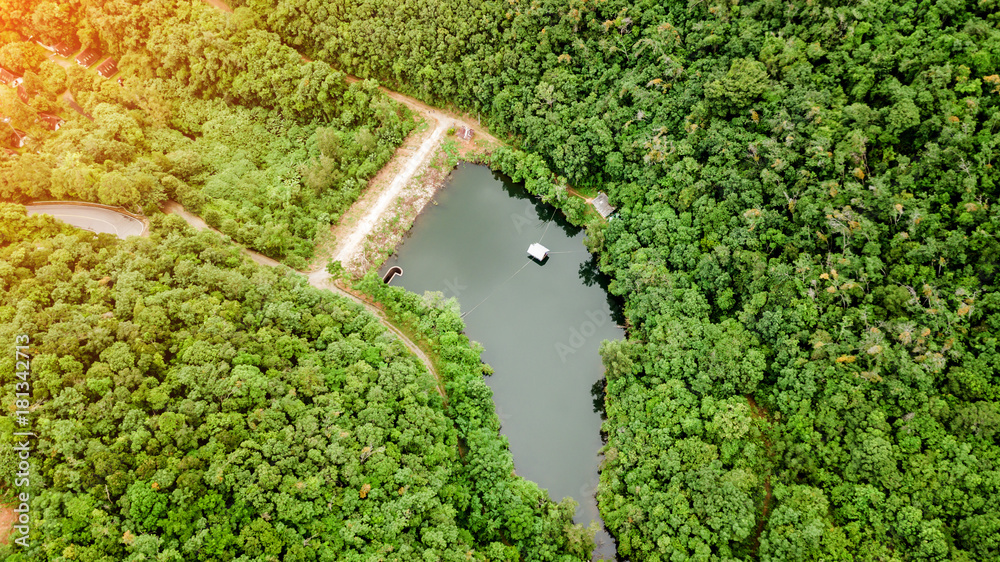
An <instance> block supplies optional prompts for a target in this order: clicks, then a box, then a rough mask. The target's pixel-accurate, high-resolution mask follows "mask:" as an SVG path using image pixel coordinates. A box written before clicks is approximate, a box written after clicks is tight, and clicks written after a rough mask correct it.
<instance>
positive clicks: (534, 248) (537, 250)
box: [528, 244, 549, 261]
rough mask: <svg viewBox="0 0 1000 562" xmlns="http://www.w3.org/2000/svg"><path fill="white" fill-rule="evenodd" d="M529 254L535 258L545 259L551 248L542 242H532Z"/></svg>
mask: <svg viewBox="0 0 1000 562" xmlns="http://www.w3.org/2000/svg"><path fill="white" fill-rule="evenodd" d="M528 255H529V256H531V257H533V258H535V259H536V260H538V261H542V260H544V259H545V258H546V257H548V255H549V249H548V248H546V247H545V246H542V245H541V244H532V245H530V246H528Z"/></svg>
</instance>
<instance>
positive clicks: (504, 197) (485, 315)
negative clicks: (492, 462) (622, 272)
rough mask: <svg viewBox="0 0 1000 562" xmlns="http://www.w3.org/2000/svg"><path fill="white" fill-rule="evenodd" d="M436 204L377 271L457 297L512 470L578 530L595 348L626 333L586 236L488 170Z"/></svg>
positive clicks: (592, 446) (466, 172) (593, 479)
mask: <svg viewBox="0 0 1000 562" xmlns="http://www.w3.org/2000/svg"><path fill="white" fill-rule="evenodd" d="M436 202H437V205H430V206H428V208H427V209H426V210H425V211H424V212H423V213H422V214H421V216H420V217H419V218H418V219H417V221H416V222H415V223H414V225H413V228H412V229H411V230H410V232H409V235H408V237H407V238H406V240H404V242H403V243H402V244H401V245H400V247H399V248H398V249H397V254H396V255H395V256H393V257H392V258H390V259H389V261H388V262H387V263H386V264H385V265H384V266H383V269H382V271H383V273H384V272H385V271H386V270H387V269H388V268H390V267H392V266H394V265H398V266H400V267H402V268H403V275H402V276H401V277H396V278H395V279H393V281H392V284H393V285H401V286H403V287H405V288H406V289H408V290H410V291H413V292H416V293H423V292H425V291H439V292H441V293H443V294H444V295H445V297H457V299H458V301H459V303H461V306H462V311H463V313H466V315H465V323H466V333H467V334H468V336H469V337H470V338H471V339H473V340H475V341H478V342H480V343H482V344H483V346H484V347H485V351H484V352H483V359H484V360H485V361H486V362H487V363H489V364H490V365H491V366H492V367H493V369H494V371H495V372H494V374H493V375H492V376H490V377H488V378H487V382H488V384H489V386H490V387H491V388H492V389H493V399H494V402H495V404H496V407H497V414H498V415H499V416H500V420H501V422H502V424H503V425H502V428H501V431H502V432H503V434H504V435H506V436H507V437H508V440H509V442H510V449H511V451H512V453H513V455H514V464H515V466H516V469H517V472H518V474H519V475H521V476H524V477H525V478H528V479H530V480H533V481H535V482H537V483H538V484H539V485H540V486H542V487H543V488H546V489H547V490H548V491H549V495H550V496H552V498H553V499H555V500H560V499H562V498H563V497H566V496H569V497H572V498H573V499H575V500H576V501H578V502H579V504H580V507H579V508H578V509H577V514H576V521H577V522H578V523H584V524H590V522H591V521H592V520H593V521H598V522H599V521H600V516H599V515H598V512H597V506H596V502H595V500H594V492H595V490H596V488H597V482H598V464H599V462H600V457H599V451H600V449H601V446H602V441H601V435H600V430H601V410H602V407H603V386H602V382H603V372H604V368H603V366H602V364H601V358H600V355H599V354H598V348H599V346H600V344H601V341H602V340H605V339H621V338H623V337H624V333H623V331H622V329H621V328H619V327H618V324H620V323H621V320H620V318H618V317H617V316H616V315H617V314H618V308H617V306H616V305H615V303H614V302H613V301H612V300H611V299H610V298H609V296H608V294H607V292H606V291H605V290H604V288H603V287H602V279H601V277H600V275H598V272H597V269H596V266H595V264H594V262H593V260H592V259H591V256H590V254H589V253H587V251H586V249H585V248H584V246H583V238H584V233H583V232H582V231H581V230H580V229H578V228H575V227H573V226H572V225H570V224H568V223H567V222H565V221H564V220H562V217H561V215H560V214H559V213H553V208H552V207H550V206H548V205H544V204H541V203H540V202H538V201H537V200H536V199H534V198H531V197H530V196H529V194H528V193H527V191H525V190H524V188H523V187H522V186H520V185H515V184H512V183H511V182H510V181H509V179H507V178H506V177H504V176H501V175H499V174H495V173H494V172H492V171H491V170H490V169H489V168H486V167H484V166H475V165H468V164H463V165H461V166H459V167H458V169H456V170H455V171H454V172H453V173H452V176H451V178H450V179H449V182H448V184H447V186H446V187H445V188H444V189H443V190H441V192H440V193H439V194H438V196H437V199H436ZM550 217H551V218H552V220H551V221H550V220H549V219H550ZM539 240H541V243H542V244H543V245H544V246H546V247H548V248H549V250H550V256H549V258H548V259H547V260H546V261H545V262H543V263H542V264H539V263H537V262H535V261H532V260H530V259H529V258H528V257H527V248H528V245H529V244H531V243H533V242H538V241H539ZM598 543H599V544H598V552H597V553H596V554H599V555H600V556H604V557H605V558H608V559H611V558H612V557H613V556H614V544H613V542H612V541H611V539H610V537H609V536H608V535H607V534H606V533H604V532H603V531H602V532H601V533H600V534H599V535H598Z"/></svg>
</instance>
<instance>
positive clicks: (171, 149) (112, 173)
mask: <svg viewBox="0 0 1000 562" xmlns="http://www.w3.org/2000/svg"><path fill="white" fill-rule="evenodd" d="M67 4H68V5H71V7H70V8H69V9H67V6H66V5H67ZM0 6H2V8H3V9H2V10H0V23H2V25H3V29H4V33H3V34H2V35H0V40H2V41H3V42H4V44H3V45H2V46H0V66H4V67H5V68H11V69H14V70H16V71H17V72H23V73H24V80H25V83H24V86H25V90H26V93H27V94H28V96H29V103H28V104H23V103H21V101H20V100H19V99H18V98H17V94H16V93H15V92H14V90H12V89H10V88H0V113H2V114H3V115H4V116H8V117H11V118H12V126H13V127H17V128H20V129H22V130H25V131H27V132H28V133H29V134H30V135H31V136H32V137H33V138H34V139H36V140H35V141H34V142H33V143H32V144H31V145H30V146H28V147H27V148H26V149H24V150H22V154H21V155H20V156H13V157H8V158H7V161H6V162H0V166H2V167H3V168H4V173H3V174H2V176H0V197H2V198H3V199H4V200H6V201H20V202H25V201H28V200H41V199H77V200H85V201H97V202H101V203H106V204H109V205H121V206H124V207H127V208H131V209H133V210H134V209H137V208H140V207H141V208H144V209H145V210H146V212H147V213H149V214H152V213H154V212H156V205H157V203H158V202H160V201H162V200H164V199H167V198H170V199H175V200H177V201H179V202H180V203H182V204H183V205H185V207H187V208H189V209H191V210H193V211H197V212H199V214H201V215H202V216H204V218H205V220H206V222H208V223H209V224H210V225H212V226H214V227H216V228H218V229H219V230H221V231H222V232H223V233H225V234H227V235H228V236H230V237H232V238H233V239H234V240H236V241H238V242H240V243H242V244H244V245H246V246H248V247H251V248H253V249H256V250H258V251H260V252H262V253H264V254H266V255H268V256H271V257H273V258H276V259H279V260H282V261H284V262H285V263H287V264H288V265H291V266H293V267H296V268H301V267H304V266H305V264H306V262H307V261H308V260H309V259H310V258H312V257H313V249H314V247H315V245H316V241H317V239H318V237H320V236H322V235H323V234H324V233H325V232H326V231H328V229H329V228H328V227H329V225H330V224H331V223H332V222H335V221H336V219H337V218H338V217H339V216H340V215H341V214H342V213H343V212H344V211H345V210H346V209H347V207H349V206H350V204H351V203H352V202H353V201H354V200H355V199H356V198H357V196H358V195H359V193H360V191H361V189H363V188H364V186H365V184H366V183H367V180H368V178H370V177H371V176H373V175H374V174H375V172H377V171H378V170H379V169H380V168H381V167H382V166H383V165H384V164H385V163H386V162H387V161H388V160H389V158H390V157H391V156H392V153H393V151H394V150H395V147H396V146H398V145H399V144H400V143H401V142H402V139H403V138H404V137H405V136H406V135H407V134H408V133H409V132H410V131H411V130H412V129H413V127H414V126H415V123H414V120H413V118H412V116H411V115H410V113H409V111H408V110H407V109H406V108H405V107H403V106H401V105H399V104H397V103H396V102H394V101H392V100H390V99H389V98H388V97H386V96H385V95H384V94H382V93H381V92H379V91H378V90H377V88H376V85H375V84H374V83H372V82H359V83H355V84H348V83H347V81H346V80H345V76H344V75H343V74H342V73H340V72H337V71H335V70H332V69H331V68H330V66H329V65H328V64H326V63H323V62H309V63H303V61H302V59H301V57H300V56H299V55H298V53H296V52H295V51H294V50H293V49H291V48H288V47H286V46H284V45H282V44H281V42H280V41H279V40H278V38H277V37H276V36H275V35H274V34H271V33H267V32H264V31H262V30H260V29H259V28H257V27H256V26H255V25H254V21H253V20H252V19H246V18H244V19H240V18H227V17H225V16H224V15H223V14H222V13H220V12H219V11H217V10H215V9H213V8H211V7H210V6H207V5H205V4H203V3H201V2H193V3H192V2H174V1H173V0H160V1H156V2H136V3H134V4H130V3H125V2H115V3H106V2H96V1H94V2H90V1H86V2H69V3H63V5H62V6H59V7H56V6H55V4H54V3H52V2H34V1H27V2H24V1H13V2H8V1H4V2H0ZM31 35H37V37H36V39H37V40H39V41H41V42H44V43H45V44H54V43H56V42H58V41H61V40H76V41H77V42H80V43H82V45H87V46H92V47H94V48H96V49H99V50H101V51H102V52H104V53H105V55H106V56H107V55H113V56H115V57H117V59H118V61H119V67H120V68H121V69H122V70H121V73H120V74H119V75H118V76H117V77H112V79H104V78H102V77H100V76H99V75H98V74H97V73H96V72H94V71H93V70H86V69H84V68H82V67H80V66H78V65H77V64H75V63H70V64H69V65H68V67H67V68H65V69H64V68H63V67H62V66H60V65H59V64H57V63H56V62H53V61H50V60H46V58H45V56H44V55H46V54H48V53H47V52H46V51H45V50H44V49H42V47H40V46H38V45H37V44H35V43H33V42H28V41H26V39H27V38H28V37H29V36H31ZM119 77H120V78H122V84H119V83H118V81H117V78H119ZM64 92H66V93H68V94H70V95H72V96H73V99H75V101H76V102H77V103H79V104H80V105H81V106H82V107H83V108H84V110H85V111H87V112H88V113H89V114H90V116H91V117H92V118H93V119H92V120H90V119H87V118H85V117H84V116H82V115H79V114H77V113H76V112H74V111H72V110H70V109H69V108H68V106H67V104H66V101H65V98H64V97H63V94H64ZM37 111H45V112H56V113H60V114H62V115H63V117H64V118H65V119H67V120H68V122H67V123H66V125H64V126H63V128H62V129H61V130H60V131H58V133H56V134H53V133H50V132H48V131H46V130H45V127H44V126H43V125H44V124H43V123H42V122H39V121H38V119H37V114H36V112H37Z"/></svg>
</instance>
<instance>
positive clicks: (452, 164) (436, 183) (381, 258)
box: [341, 128, 498, 279]
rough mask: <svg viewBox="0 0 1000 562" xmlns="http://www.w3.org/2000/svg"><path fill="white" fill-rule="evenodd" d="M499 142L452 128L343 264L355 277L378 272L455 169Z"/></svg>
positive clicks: (476, 161)
mask: <svg viewBox="0 0 1000 562" xmlns="http://www.w3.org/2000/svg"><path fill="white" fill-rule="evenodd" d="M497 146H498V145H497V144H495V143H494V142H492V141H491V140H481V139H476V138H475V137H473V138H472V139H468V140H463V139H460V138H459V137H458V133H457V132H455V130H454V128H451V129H449V130H448V132H447V133H446V134H445V136H444V138H443V139H442V140H441V142H440V144H438V146H437V150H436V151H435V152H434V153H433V154H432V155H431V156H430V157H429V158H428V159H427V161H426V162H424V163H423V164H422V165H421V166H420V167H419V168H418V169H417V171H416V172H415V173H414V176H413V178H412V179H411V180H410V181H409V182H408V183H407V184H406V185H405V186H404V187H403V189H402V190H401V191H400V193H399V195H398V196H397V197H396V198H395V199H394V200H393V201H392V203H391V204H390V206H389V207H388V208H387V209H386V211H385V212H383V213H382V214H381V216H379V218H378V220H377V221H376V223H375V225H374V227H373V228H372V230H371V231H370V232H369V233H368V234H367V235H365V236H364V238H363V239H362V241H361V244H360V247H359V248H358V249H357V250H356V251H355V252H354V253H353V255H352V256H350V258H349V261H348V262H347V263H343V262H342V263H341V265H342V266H343V267H344V271H346V272H347V273H348V274H349V275H350V276H351V277H352V278H355V279H360V278H361V277H363V276H364V275H365V273H367V272H368V271H373V270H375V271H377V270H378V269H379V268H381V267H382V265H383V264H385V262H386V260H388V259H389V258H390V257H391V256H392V255H393V254H395V253H396V250H397V249H398V248H399V246H400V244H401V243H402V242H403V239H404V238H405V237H406V235H407V233H408V232H409V231H410V229H411V228H412V227H413V224H414V222H415V221H416V220H417V219H418V218H419V217H420V215H422V214H423V212H424V211H425V210H426V209H427V207H428V205H430V204H432V203H433V204H435V205H436V204H437V203H436V197H437V194H438V193H439V192H440V191H441V190H442V189H444V187H445V185H446V184H447V183H448V178H449V177H450V176H451V172H452V171H453V170H455V169H456V168H457V167H458V165H459V164H461V163H463V162H465V163H470V164H481V163H482V162H483V159H484V158H485V157H487V156H488V155H489V154H490V153H491V152H492V150H494V149H495V148H497Z"/></svg>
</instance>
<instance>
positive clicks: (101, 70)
mask: <svg viewBox="0 0 1000 562" xmlns="http://www.w3.org/2000/svg"><path fill="white" fill-rule="evenodd" d="M117 72H118V63H116V62H115V59H112V58H109V59H108V60H106V61H104V62H102V63H101V65H100V66H98V67H97V73H98V74H100V75H101V76H103V77H105V78H111V77H112V76H114V75H115V74H116V73H117Z"/></svg>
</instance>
